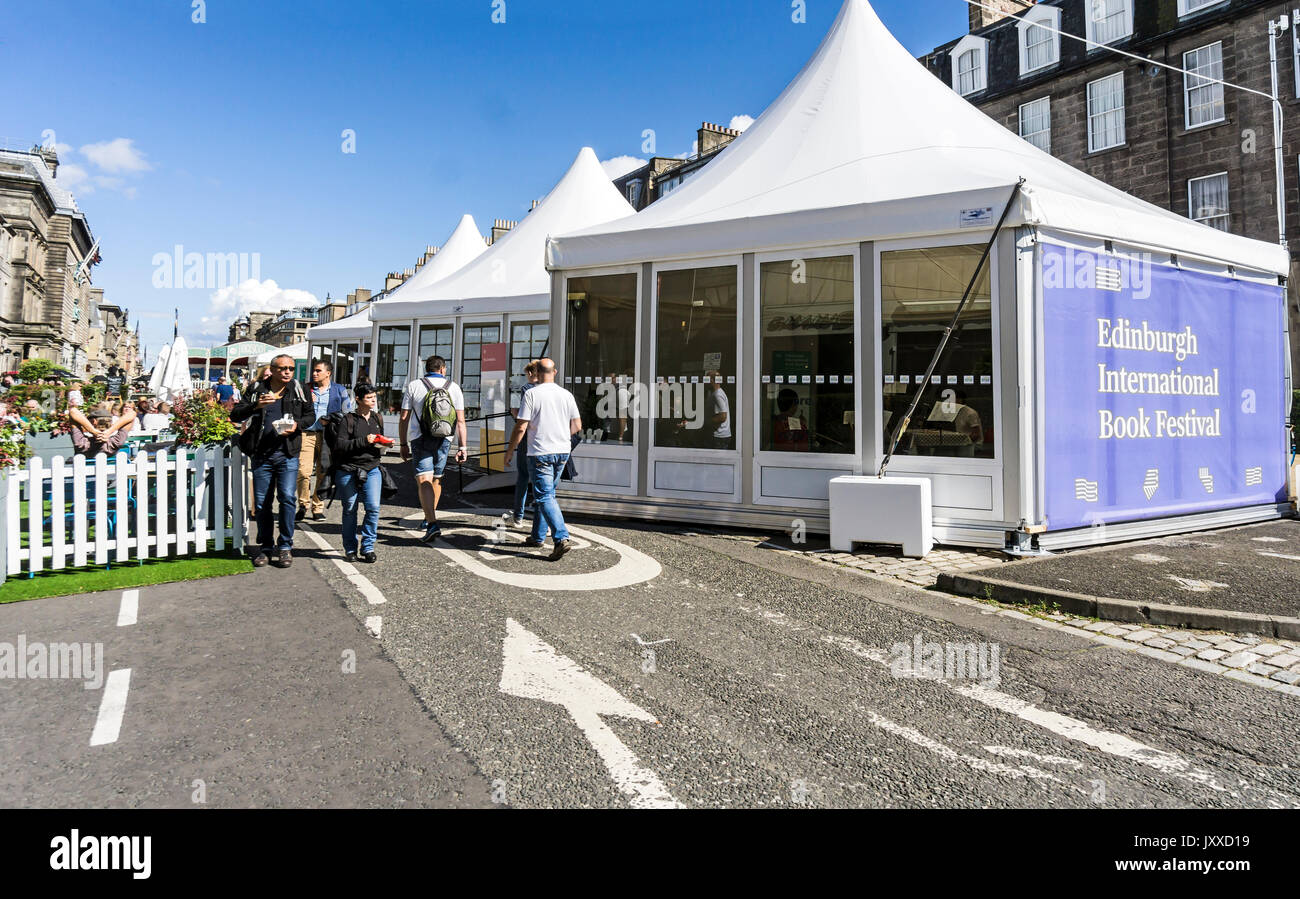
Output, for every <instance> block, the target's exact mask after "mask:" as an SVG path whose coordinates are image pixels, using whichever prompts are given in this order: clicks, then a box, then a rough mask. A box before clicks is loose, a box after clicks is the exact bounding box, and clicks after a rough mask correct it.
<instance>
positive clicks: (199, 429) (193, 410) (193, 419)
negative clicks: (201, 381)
mask: <svg viewBox="0 0 1300 899" xmlns="http://www.w3.org/2000/svg"><path fill="white" fill-rule="evenodd" d="M172 429H173V430H174V431H175V432H176V435H177V436H176V442H177V443H179V444H181V445H182V446H207V445H209V444H213V443H225V442H226V441H228V440H230V438H232V437H234V436H235V435H236V434H238V433H239V428H237V427H235V423H234V422H232V421H231V420H230V413H228V412H227V411H226V409H225V407H224V406H222V405H220V404H218V403H217V401H216V400H215V399H213V397H212V394H210V393H206V392H205V393H202V394H193V395H191V396H188V397H186V398H185V399H183V400H178V401H177V403H176V405H175V408H174V409H173V412H172Z"/></svg>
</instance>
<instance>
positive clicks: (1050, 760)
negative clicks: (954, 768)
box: [984, 746, 1087, 771]
mask: <svg viewBox="0 0 1300 899" xmlns="http://www.w3.org/2000/svg"><path fill="white" fill-rule="evenodd" d="M984 749H985V751H986V752H991V753H992V754H993V755H1001V756H1009V757H1011V758H1030V759H1034V760H1036V761H1038V762H1041V763H1043V764H1044V765H1060V766H1062V767H1064V768H1073V769H1074V770H1075V771H1082V770H1083V769H1084V768H1086V767H1087V766H1086V765H1084V763H1083V762H1081V761H1078V760H1077V759H1067V758H1064V757H1063V756H1059V755H1039V754H1038V753H1036V752H1030V751H1029V750H1028V749H1014V748H1012V747H1010V746H985V747H984Z"/></svg>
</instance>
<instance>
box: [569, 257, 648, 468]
mask: <svg viewBox="0 0 1300 899" xmlns="http://www.w3.org/2000/svg"><path fill="white" fill-rule="evenodd" d="M636 291H637V276H636V275H635V274H622V275H598V276H592V277H584V278H569V279H568V291H567V298H566V301H565V319H566V328H565V332H564V333H565V342H566V346H565V351H564V360H565V361H564V370H563V372H562V375H563V379H564V386H565V387H567V388H568V389H569V390H570V391H572V393H573V396H574V398H575V399H576V400H577V401H578V410H579V411H580V412H581V413H582V422H583V427H584V428H586V429H588V431H593V430H594V431H598V432H600V433H601V440H602V441H603V442H607V443H623V444H630V443H631V442H632V440H633V438H634V434H635V425H636V422H635V420H634V418H633V417H632V416H631V415H629V414H627V413H628V411H629V410H628V408H627V404H626V403H624V404H621V405H620V404H619V403H617V402H606V403H601V402H600V399H601V392H600V390H599V389H598V388H599V385H601V384H617V383H619V382H618V380H617V379H619V378H622V379H624V381H625V382H627V383H630V382H631V381H633V380H635V378H636V338H637V327H636V306H637V302H636V299H637V298H636ZM604 393H605V395H606V396H608V395H609V389H608V388H607V389H606V390H605V391H604ZM615 396H617V391H616V393H615ZM601 413H604V414H601Z"/></svg>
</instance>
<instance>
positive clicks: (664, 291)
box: [654, 265, 737, 450]
mask: <svg viewBox="0 0 1300 899" xmlns="http://www.w3.org/2000/svg"><path fill="white" fill-rule="evenodd" d="M736 272H737V270H736V267H735V266H734V265H723V266H714V267H711V268H696V269H675V270H671V271H661V272H659V275H658V290H657V291H656V298H657V303H656V306H655V369H654V380H655V396H654V399H655V408H654V417H655V445H656V446H659V447H672V448H685V449H722V450H734V449H735V448H736V436H735V435H736V429H735V422H734V420H733V412H732V410H733V409H735V407H736V396H735V394H736V298H737V289H736Z"/></svg>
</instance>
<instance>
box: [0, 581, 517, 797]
mask: <svg viewBox="0 0 1300 899" xmlns="http://www.w3.org/2000/svg"><path fill="white" fill-rule="evenodd" d="M121 607H122V594H121V592H120V591H116V592H110V593H97V594H89V595H85V596H67V597H58V598H51V599H43V600H36V601H32V602H22V603H11V604H7V605H2V606H0V642H5V643H9V644H11V645H16V643H17V640H18V637H19V635H23V636H24V637H25V641H26V643H27V644H28V646H29V647H31V646H32V645H33V644H36V643H39V644H43V645H46V646H48V644H51V643H55V642H63V643H72V642H76V643H90V644H92V645H93V644H94V643H97V642H98V643H102V644H103V663H102V666H100V667H101V668H102V669H103V671H104V672H105V681H106V683H105V685H104V686H102V687H100V688H99V689H94V690H88V689H86V688H85V687H84V685H83V681H76V680H70V679H59V680H55V679H34V680H33V679H16V678H12V677H6V678H0V756H2V757H3V758H4V764H3V765H0V806H5V807H12V806H27V807H41V808H97V807H112V808H136V807H170V808H193V807H211V808H247V807H259V808H264V807H314V808H315V807H384V808H387V807H394V806H397V807H442V808H461V807H483V806H489V807H490V806H492V802H491V798H490V791H489V787H488V784H487V782H486V781H485V780H483V778H482V776H481V775H479V774H478V773H477V772H476V770H475V768H474V766H473V765H472V764H471V763H470V762H469V761H468V760H467V759H466V758H465V756H464V754H463V753H462V752H460V751H459V750H458V749H457V748H456V747H455V746H453V745H452V744H451V742H450V741H449V740H448V739H447V737H446V735H445V734H444V733H443V732H442V730H441V728H440V727H438V725H437V723H436V722H435V721H433V720H432V719H431V717H430V716H429V714H428V712H427V711H426V710H425V709H424V708H423V707H422V706H421V704H420V702H419V700H418V699H417V698H416V696H415V695H413V694H412V692H411V690H410V688H409V687H408V686H407V685H406V683H405V682H404V681H403V680H402V678H401V676H400V675H399V674H398V672H397V669H396V667H395V666H394V665H393V664H392V662H391V661H389V660H388V659H386V658H385V657H384V655H383V653H382V651H381V650H380V647H379V646H377V645H376V643H375V641H374V639H373V638H371V637H370V636H368V635H367V634H366V632H365V630H364V628H363V627H362V626H361V625H360V623H358V622H357V620H356V619H355V618H353V617H352V616H351V615H349V614H348V612H347V611H346V610H345V609H344V607H343V604H342V603H341V601H340V598H339V597H338V596H337V595H336V594H335V592H334V590H333V589H331V588H330V587H329V585H328V584H327V583H326V582H325V581H324V580H323V579H322V578H321V576H320V575H319V574H318V573H317V572H316V570H315V569H314V568H313V567H312V565H311V563H310V562H309V561H307V559H306V558H301V557H300V558H299V560H298V561H297V563H296V564H295V565H294V566H293V567H292V568H290V569H288V570H284V571H282V570H279V569H275V568H266V569H262V570H259V571H255V572H250V573H249V574H245V575H236V576H233V577H226V578H217V579H213V580H208V581H199V582H188V583H180V584H168V585H159V586H155V587H144V588H141V589H140V591H139V598H138V602H137V611H136V616H135V623H134V624H130V625H123V626H119V625H118V621H119V615H120V614H121ZM349 654H351V656H350V657H349ZM349 661H352V662H354V664H352V665H349V664H348V663H349ZM345 668H351V669H352V670H351V671H345ZM126 669H129V670H130V677H129V682H128V683H129V686H128V689H127V691H126V698H125V710H124V712H123V713H122V715H121V717H120V722H121V724H120V730H119V731H118V734H117V738H116V739H115V740H114V741H113V742H111V743H104V744H101V745H91V739H92V735H93V734H94V733H95V732H96V727H97V724H98V722H99V720H100V718H101V717H102V716H101V714H100V708H101V704H102V700H103V697H104V695H105V692H106V690H107V689H108V686H109V685H110V683H111V677H108V676H107V672H109V671H120V670H126ZM83 673H84V671H83ZM198 782H201V783H198Z"/></svg>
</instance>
